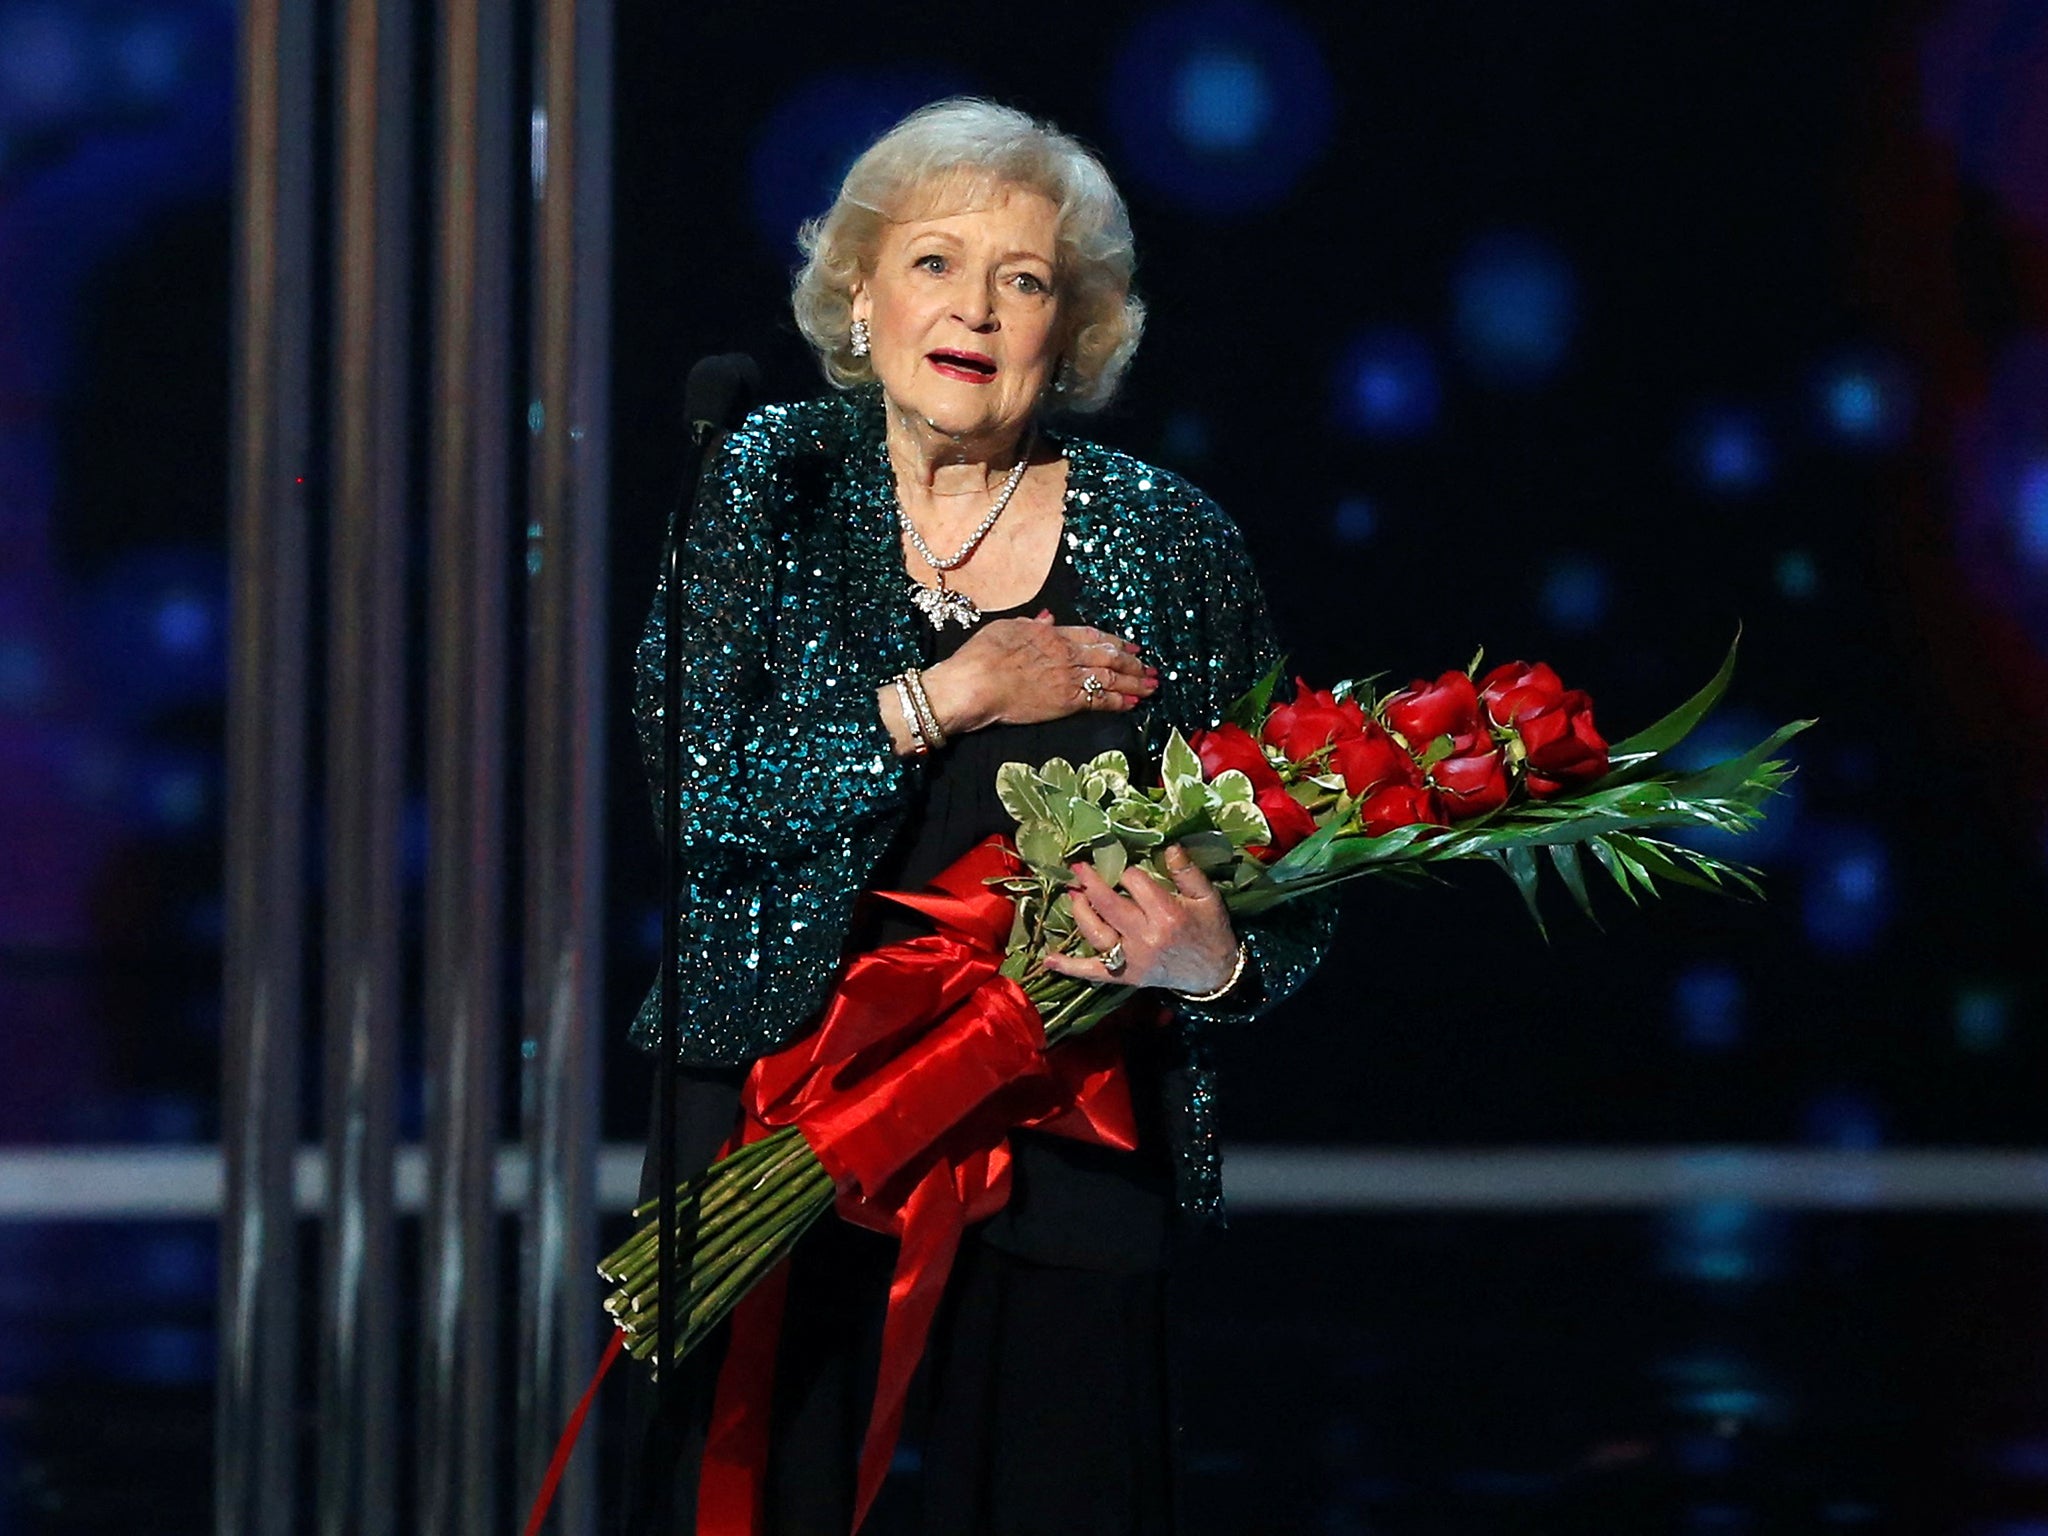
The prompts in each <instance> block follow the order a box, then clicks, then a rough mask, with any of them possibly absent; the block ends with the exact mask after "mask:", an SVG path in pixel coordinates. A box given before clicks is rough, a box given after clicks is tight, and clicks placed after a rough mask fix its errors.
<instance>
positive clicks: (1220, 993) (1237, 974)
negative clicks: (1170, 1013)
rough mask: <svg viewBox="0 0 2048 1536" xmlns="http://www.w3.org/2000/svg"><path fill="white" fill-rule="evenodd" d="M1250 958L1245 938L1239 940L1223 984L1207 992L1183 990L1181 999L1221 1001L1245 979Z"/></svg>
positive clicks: (1198, 1002)
mask: <svg viewBox="0 0 2048 1536" xmlns="http://www.w3.org/2000/svg"><path fill="white" fill-rule="evenodd" d="M1250 960H1251V951H1250V950H1249V949H1247V948H1246V947H1245V942H1244V940H1243V939H1239V940H1238V941H1237V953H1236V955H1235V956H1233V957H1232V961H1231V966H1230V974H1229V975H1228V976H1226V977H1225V978H1224V980H1223V982H1222V984H1221V985H1220V986H1216V987H1211V988H1210V989H1209V990H1208V991H1206V992H1181V993H1180V994H1179V997H1180V1000H1181V1001H1182V1002H1184V1003H1196V1004H1202V1003H1216V1002H1221V1001H1222V1000H1223V999H1224V998H1226V997H1228V996H1229V995H1230V994H1231V992H1232V991H1233V990H1234V989H1235V988H1236V986H1237V984H1238V983H1239V982H1240V981H1243V980H1244V973H1245V967H1246V965H1247V964H1249V963H1250Z"/></svg>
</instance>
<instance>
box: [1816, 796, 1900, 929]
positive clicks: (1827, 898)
mask: <svg viewBox="0 0 2048 1536" xmlns="http://www.w3.org/2000/svg"><path fill="white" fill-rule="evenodd" d="M1891 914H1892V874H1891V856H1890V851H1889V850H1888V849H1887V848H1886V846H1885V844H1884V841H1883V840H1882V839H1881V838H1880V837H1879V836H1878V835H1877V833H1876V832H1874V831H1872V830H1871V829H1869V828H1867V827H1851V826H1837V827H1831V828H1828V829H1826V830H1824V831H1823V832H1821V833H1820V834H1819V835H1817V836H1816V837H1815V839H1814V841H1813V845H1812V856H1811V860H1810V862H1809V865H1808V869H1807V876H1806V889H1805V894H1804V900H1803V902H1802V905H1801V916H1802V918H1803V919H1804V921H1805V925H1806V936H1807V937H1808V938H1809V939H1811V940H1812V941H1813V943H1814V945H1815V946H1816V947H1817V948H1820V949H1823V950H1826V951H1828V952H1829V953H1832V954H1838V955H1855V954H1862V953H1863V952H1864V951H1866V950H1868V949H1869V948H1871V946H1872V945H1874V944H1875V943H1876V942H1877V940H1878V939H1879V938H1880V937H1881V936H1882V935H1883V933H1884V930H1885V928H1886V926H1887V925H1888V924H1889V923H1890V921H1891Z"/></svg>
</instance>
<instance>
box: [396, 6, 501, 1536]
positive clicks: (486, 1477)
mask: <svg viewBox="0 0 2048 1536" xmlns="http://www.w3.org/2000/svg"><path fill="white" fill-rule="evenodd" d="M512 45H513V27H512V14H511V7H510V6H508V5H505V4H503V3H501V0H448V3H447V4H446V5H445V6H444V8H443V10H442V16H441V32H440V41H439V61H438V69H437V85H438V93H439V99H438V103H437V114H436V154H435V160H436V166H437V185H436V189H435V192H436V218H437V223H438V237H437V241H436V257H437V262H438V275H437V281H436V285H435V303H434V340H435V372H434V411H433V439H432V446H431V452H432V474H433V484H432V504H431V515H432V527H431V546H430V548H431V555H430V558H431V565H432V569H431V572H430V576H429V595H428V610H429V613H430V614H431V618H430V620H429V623H430V626H431V635H430V641H431V644H430V652H429V661H428V669H429V675H428V697H427V793H428V801H427V816H428V828H429V842H428V852H427V935H426V942H427V948H426V989H425V990H426V1032H427V1057H426V1073H427V1076H426V1091H427V1124H426V1136H427V1200H426V1211H425V1216H424V1220H423V1222H422V1232H421V1237H422V1276H421V1287H420V1290H421V1312H422V1315H421V1351H420V1399H419V1480H420V1482H419V1529H420V1531H421V1533H422V1536H490V1533H494V1532H495V1531H496V1530H497V1500H496V1496H495V1495H496V1489H497V1483H498V1479H499V1476H500V1466H499V1463H498V1459H497V1458H498V1446H499V1436H498V1426H499V1419H500V1413H499V1403H498V1392H497V1378H498V1371H497V1358H498V1348H499V1340H498V1331H497V1320H498V1306H497V1291H498V1263H497V1208H496V1201H495V1198H494V1195H495V1189H494V1182H493V1173H494V1170H495V1167H496V1156H497V1138H498V1120H499V1093H498V1071H499V1062H500V1053H499V1046H498V1036H499V1031H500V1029H501V1028H502V1027H503V1012H502V997H501V992H502V989H501V986H500V980H499V979H500V977H501V976H502V974H503V967H504V963H505V937H506V935H505V932H504V926H503V924H504V852H503V849H504V842H505V838H506V835H507V833H508V831H509V829H508V827H507V826H506V823H505V806H504V769H503V758H504V751H505V725H504V708H505V672H506V666H505V659H504V648H505V647H506V646H507V645H509V644H510V643H511V639H512V636H511V634H510V632H509V630H508V628H507V620H506V602H505V597H506V594H505V585H506V582H505V562H506V560H507V559H508V558H509V553H510V537H509V530H508V529H507V526H506V516H507V505H508V504H507V494H506V485H507V475H508V468H509V465H508V457H507V456H508V454H509V452H510V448H511V444H510V441H509V438H510V433H509V431H508V429H507V419H508V413H509V411H510V408H511V402H510V384H511V367H510V364H511V358H510V352H509V347H508V344H507V332H508V329H509V322H510V294H511V282H510V262H511V257H512V250H511V186H510V180H511V176H512V143H511V140H512V116H511V115H512V110H513V108H512V67H513V52H512Z"/></svg>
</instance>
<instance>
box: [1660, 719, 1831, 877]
mask: <svg viewBox="0 0 2048 1536" xmlns="http://www.w3.org/2000/svg"><path fill="white" fill-rule="evenodd" d="M1770 734H1771V726H1770V725H1769V724H1768V723H1767V722H1766V721H1765V720H1764V718H1763V717H1762V716H1761V715H1758V714H1756V713H1754V712H1753V711H1750V710H1746V709H1741V708H1733V709H1730V708H1723V709H1720V710H1717V711H1715V712H1714V713H1713V714H1711V715H1709V716H1708V717H1707V718H1706V719H1705V720H1703V721H1701V722H1700V724H1699V725H1698V726H1696V727H1695V728H1694V729H1693V733H1692V734H1691V735H1690V736H1688V737H1686V739H1685V740H1684V741H1682V742H1680V743H1679V744H1678V745H1677V746H1676V747H1674V748H1673V749H1672V752H1671V760H1672V761H1673V762H1674V763H1676V764H1677V765H1678V766H1679V767H1681V768H1685V769H1689V770H1696V769H1700V768H1705V767H1707V766H1708V765H1710V764H1713V763H1718V762H1724V761H1726V760H1727V759H1728V758H1731V757H1739V756H1741V755H1742V754H1743V753H1745V752H1747V751H1749V750H1750V749H1751V748H1752V747H1754V746H1755V745H1756V744H1757V743H1758V742H1760V741H1762V740H1764V739H1765V738H1766V737H1768V736H1769V735H1770ZM1802 739H1803V738H1802ZM1798 745H1799V744H1798V742H1796V741H1795V742H1794V743H1792V745H1791V746H1790V747H1788V748H1787V749H1786V750H1785V752H1784V753H1783V754H1782V755H1783V756H1786V757H1788V758H1794V754H1795V753H1796V750H1797V748H1798ZM1794 760H1795V761H1796V758H1795V759H1794ZM1801 802H1802V791H1801V789H1800V781H1799V778H1798V776H1797V775H1796V774H1795V775H1794V777H1793V778H1792V779H1791V781H1790V782H1788V783H1787V784H1786V785H1785V787H1784V788H1783V789H1782V790H1780V791H1779V792H1778V793H1777V794H1775V795H1773V796H1772V797H1771V798H1770V799H1769V800H1767V801H1766V802H1765V803H1764V814H1763V819H1762V820H1761V821H1752V822H1751V823H1750V824H1749V829H1748V830H1747V831H1745V832H1719V831H1715V830H1714V829H1713V828H1711V827H1699V828H1690V827H1688V828H1684V829H1681V830H1679V831H1676V832H1673V833H1672V834H1671V837H1672V840H1673V841H1674V842H1680V843H1683V844H1685V846H1686V847H1688V848H1695V849H1698V850H1699V851H1700V852H1701V853H1705V854H1711V855H1712V856H1713V857H1715V858H1717V859H1726V860H1728V861H1730V862H1732V863H1736V864H1750V865H1762V866H1769V865H1771V864H1774V863H1776V862H1777V861H1778V860H1779V859H1781V858H1782V857H1784V856H1785V855H1786V854H1787V853H1789V852H1790V851H1791V850H1792V848H1793V847H1794V844H1795V838H1796V834H1797V832H1798V830H1799V814H1800V805H1801Z"/></svg>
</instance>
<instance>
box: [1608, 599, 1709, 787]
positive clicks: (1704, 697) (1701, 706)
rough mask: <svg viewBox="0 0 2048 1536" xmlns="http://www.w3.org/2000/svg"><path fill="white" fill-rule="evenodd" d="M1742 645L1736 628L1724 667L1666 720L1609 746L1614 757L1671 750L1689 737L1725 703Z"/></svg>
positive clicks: (1666, 717)
mask: <svg viewBox="0 0 2048 1536" xmlns="http://www.w3.org/2000/svg"><path fill="white" fill-rule="evenodd" d="M1741 644H1742V631H1741V629H1740V628H1738V629H1737V630H1736V631H1735V638H1734V639H1733V640H1731V641H1729V642H1728V654H1727V656H1726V657H1725V658H1723V660H1722V662H1721V670H1720V671H1718V672H1716V673H1715V674H1714V676H1713V678H1712V679H1711V680H1710V681H1709V682H1708V683H1707V686H1706V687H1704V688H1702V689H1701V690H1700V691H1699V692H1698V693H1696V694H1694V695H1693V696H1692V697H1691V698H1689V699H1687V700H1686V701H1685V702H1684V703H1683V704H1681V705H1679V706H1678V708H1676V709H1674V710H1672V711H1671V713H1670V714H1668V715H1666V716H1665V717H1664V718H1663V719H1661V720H1659V721H1657V722H1656V723H1655V724H1654V725H1650V726H1648V727H1646V728H1644V729H1643V730H1640V731H1637V732H1636V733H1635V735H1633V736H1631V737H1629V738H1628V739H1627V740H1626V741H1617V742H1615V743H1614V744H1613V746H1611V747H1610V748H1608V756H1609V757H1610V758H1621V757H1629V756H1633V755H1634V754H1636V753H1652V754H1654V753H1658V752H1669V751H1670V750H1671V749H1672V748H1673V747H1675V746H1677V745H1678V744H1679V743H1680V742H1681V741H1683V740H1685V738H1686V737H1687V736H1690V735H1691V734H1692V728H1693V727H1694V726H1696V725H1698V724H1699V723H1700V722H1701V721H1702V720H1704V719H1706V717H1707V712H1708V711H1709V710H1711V709H1712V708H1713V707H1714V706H1715V705H1716V704H1718V703H1720V702H1721V695H1722V694H1724V693H1726V692H1727V691H1728V683H1729V680H1730V679H1731V678H1733V677H1734V676H1735V652H1736V648H1737V647H1738V646H1740V645H1741Z"/></svg>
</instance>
